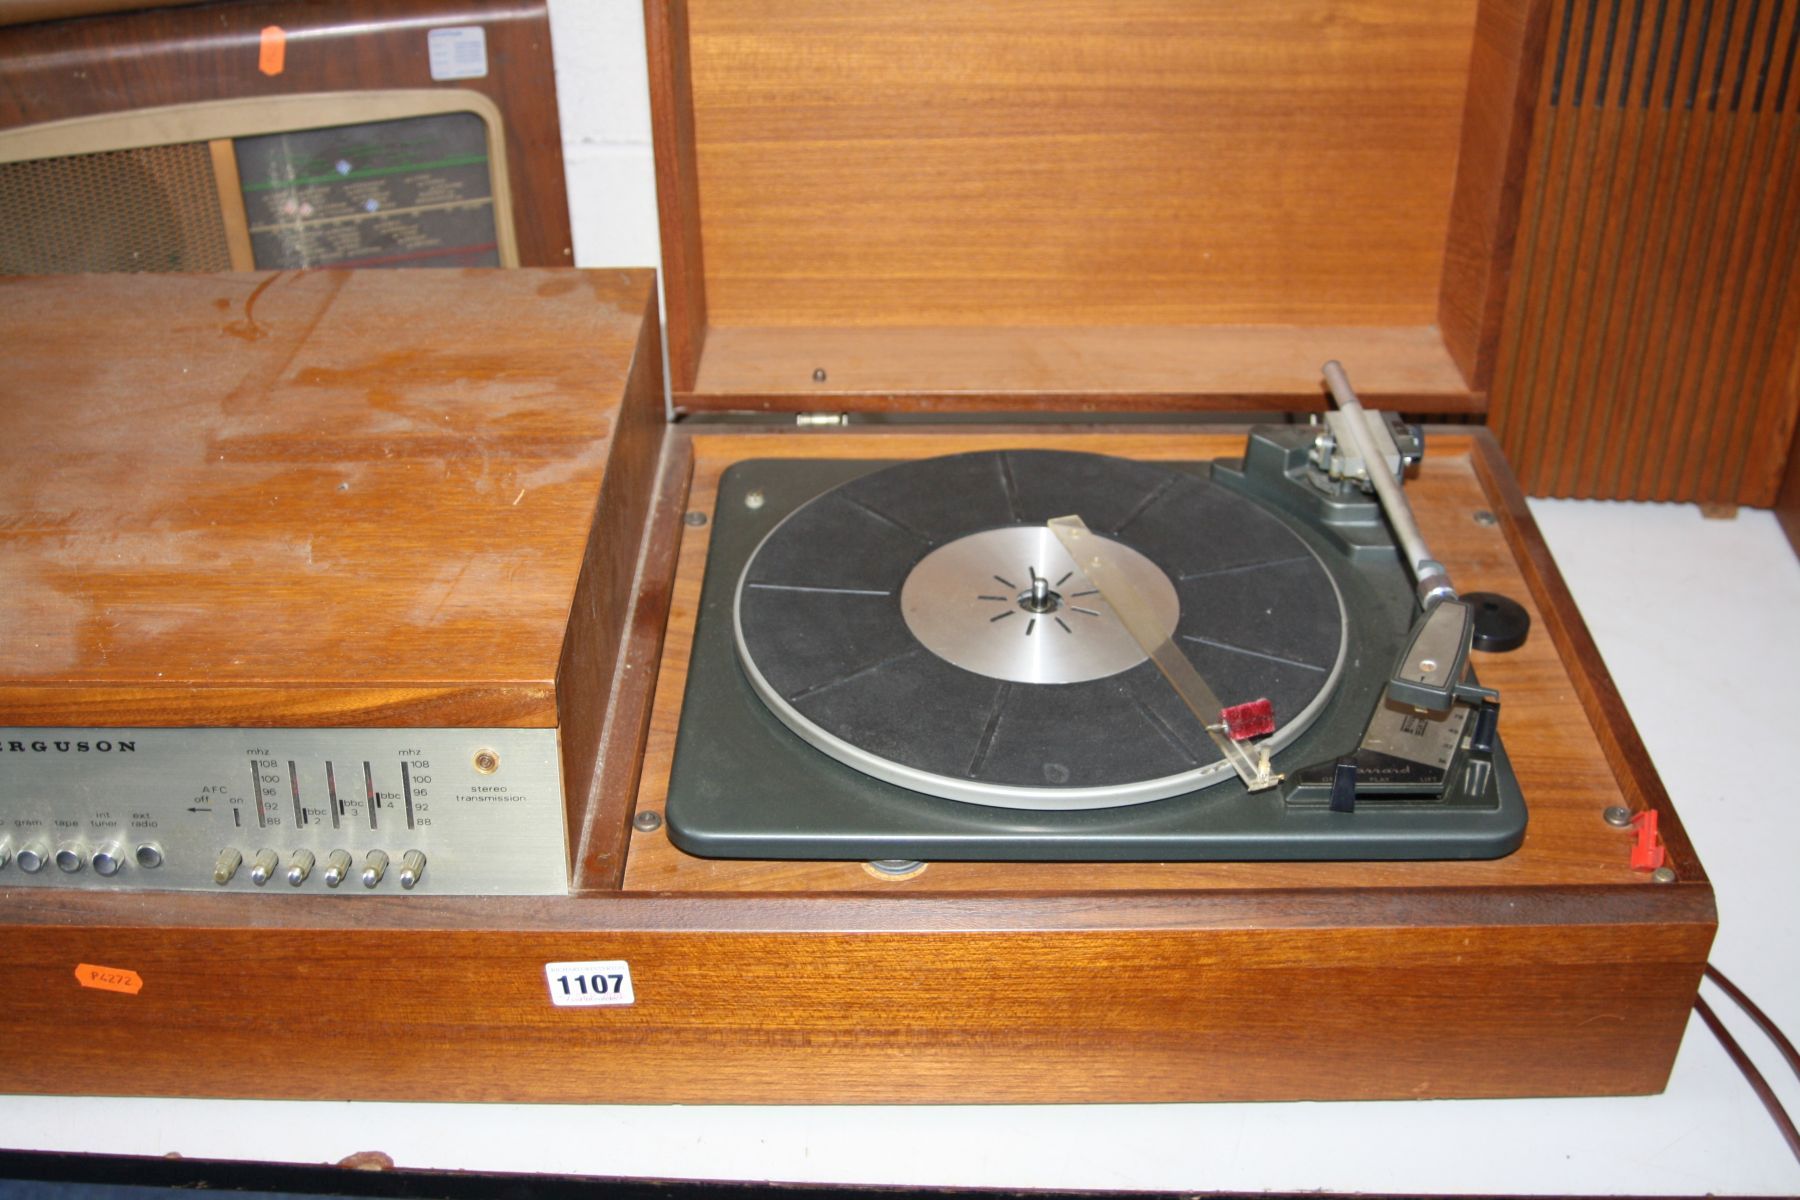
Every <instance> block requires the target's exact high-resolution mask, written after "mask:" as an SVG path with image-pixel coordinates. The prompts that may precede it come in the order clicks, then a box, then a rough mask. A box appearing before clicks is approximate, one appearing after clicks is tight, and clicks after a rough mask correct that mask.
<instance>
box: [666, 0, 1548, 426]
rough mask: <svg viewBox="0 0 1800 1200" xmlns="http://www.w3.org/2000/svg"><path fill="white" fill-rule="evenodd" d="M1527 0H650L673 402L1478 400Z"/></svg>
mask: <svg viewBox="0 0 1800 1200" xmlns="http://www.w3.org/2000/svg"><path fill="white" fill-rule="evenodd" d="M1542 5H1543V0H1450V2H1447V3H1436V4H1431V5H1419V4H1412V3H1407V2H1405V0H1306V2H1304V3H1290V4H1282V5H1277V6H1269V5H1261V6H1257V5H1250V6H1245V5H1241V4H1231V3H1228V2H1226V0H1205V2H1204V3H1182V2H1176V0H1133V3H1130V4H1127V5H1124V6H1120V5H1118V4H1113V3H1104V4H1102V3H1095V2H1093V0H1069V2H1067V3H1063V4H1059V5H1056V6H1054V9H1053V11H1051V12H1046V10H1044V9H1043V8H1042V7H1041V6H1039V5H1035V4H1030V3H1027V2H1025V0H982V2H981V3H976V4H968V3H955V2H952V0H941V2H933V3H930V4H927V5H925V6H924V7H922V8H921V7H920V6H918V5H915V4H906V5H901V4H893V3H888V4H872V5H858V6H851V7H848V8H846V7H844V6H841V5H831V4H827V3H804V4H792V3H772V2H767V0H646V6H645V15H646V23H647V26H648V30H649V32H648V37H649V46H650V62H651V96H652V109H653V118H654V128H655V132H656V143H657V159H658V162H657V170H658V184H659V208H660V218H661V225H662V233H663V243H664V247H665V255H669V254H671V251H672V254H673V257H671V258H669V260H668V261H669V266H670V274H669V279H668V281H667V286H668V289H669V309H668V311H669V319H670V332H669V340H670V346H671V369H672V372H673V381H672V382H673V386H674V391H675V393H676V396H677V400H678V402H679V403H681V404H682V405H683V406H684V407H687V408H691V409H694V410H702V409H741V408H751V409H761V408H781V409H802V408H807V407H823V408H832V407H835V408H841V409H855V408H860V407H870V406H874V405H876V404H891V403H892V402H894V401H896V400H899V399H900V398H902V397H908V398H917V399H919V400H920V401H921V402H922V403H924V404H926V405H928V406H931V407H945V406H952V405H962V406H967V407H971V408H1008V407H1023V406H1026V405H1027V404H1029V403H1031V402H1030V401H1028V400H1026V399H1024V394H1025V393H1037V394H1040V395H1042V396H1043V397H1044V399H1043V401H1041V402H1039V407H1056V408H1069V407H1082V406H1085V405H1094V406H1096V407H1099V406H1110V407H1114V408H1120V409H1134V408H1136V409H1143V408H1166V407H1208V408H1215V409H1218V408H1238V409H1242V408H1245V407H1259V408H1260V407H1268V408H1273V407H1280V406H1283V405H1285V406H1288V407H1292V406H1294V405H1296V404H1316V403H1317V401H1318V398H1319V397H1318V393H1317V388H1316V386H1315V385H1314V381H1313V379H1312V376H1313V374H1314V373H1315V372H1316V368H1317V366H1318V363H1317V362H1316V361H1314V358H1315V357H1316V356H1315V355H1314V354H1313V353H1312V350H1311V348H1310V347H1311V345H1312V343H1313V342H1315V341H1317V340H1319V339H1318V338H1317V337H1315V336H1314V335H1318V334H1323V335H1329V337H1330V338H1331V339H1336V338H1340V337H1341V336H1342V335H1343V334H1345V333H1346V332H1348V331H1351V330H1355V331H1358V332H1361V331H1364V330H1369V331H1372V332H1371V333H1370V334H1369V340H1370V341H1371V342H1372V343H1374V344H1375V345H1377V346H1378V347H1380V348H1379V349H1376V350H1374V351H1373V352H1372V357H1379V358H1381V359H1382V360H1383V362H1384V363H1391V365H1392V370H1391V372H1381V373H1378V374H1377V375H1376V376H1375V377H1374V379H1373V380H1372V381H1363V380H1359V382H1361V383H1362V386H1363V387H1364V388H1365V389H1367V388H1369V387H1371V386H1373V387H1374V394H1375V395H1377V396H1378V397H1379V398H1380V399H1381V400H1382V401H1383V402H1384V403H1395V404H1400V403H1405V404H1409V405H1411V406H1413V407H1417V408H1420V409H1423V410H1426V411H1433V412H1460V411H1468V410H1471V409H1473V410H1479V409H1480V408H1482V407H1483V406H1484V405H1485V386H1486V385H1485V374H1486V372H1487V371H1488V369H1489V363H1488V359H1489V358H1491V354H1488V356H1487V358H1484V357H1483V354H1484V353H1485V352H1484V351H1483V349H1482V347H1484V346H1488V347H1490V348H1491V343H1492V342H1493V340H1494V339H1495V338H1496V337H1497V323H1498V316H1499V307H1498V302H1499V297H1500V295H1501V294H1502V291H1503V288H1504V281H1505V272H1506V262H1505V259H1506V257H1507V254H1508V252H1509V248H1510V244H1511V237H1512V234H1511V230H1512V226H1513V223H1514V212H1515V209H1516V200H1517V189H1518V181H1517V174H1518V171H1519V168H1520V165H1521V159H1522V154H1521V147H1522V146H1523V145H1524V144H1525V132H1526V129H1527V123H1526V122H1525V121H1524V119H1523V118H1524V117H1525V116H1527V115H1529V112H1530V107H1529V103H1527V104H1526V105H1525V106H1524V107H1521V105H1520V102H1519V98H1520V96H1521V95H1523V96H1525V97H1526V98H1527V100H1528V99H1529V97H1530V96H1531V95H1532V90H1531V89H1532V82H1533V80H1534V69H1535V65H1536V64H1537V62H1538V52H1539V46H1538V41H1539V40H1540V39H1541V36H1542V30H1543V26H1544V23H1543V19H1542V13H1543V8H1542ZM1440 323H1442V325H1443V331H1442V332H1439V329H1438V326H1439V325H1440ZM1170 331H1173V333H1174V334H1175V335H1181V334H1186V335H1188V336H1190V337H1192V338H1194V339H1195V340H1196V341H1199V342H1201V343H1203V345H1202V347H1201V348H1200V349H1199V350H1198V351H1197V352H1195V353H1192V354H1182V353H1179V352H1176V353H1171V352H1170V347H1171V346H1173V345H1174V342H1173V341H1172V340H1171V337H1170ZM962 333H969V334H975V335H982V334H992V335H994V343H993V346H992V348H993V349H996V350H998V351H999V353H998V354H997V355H992V356H989V357H987V358H986V359H985V361H986V362H987V364H988V365H987V366H986V367H985V368H984V369H982V370H980V371H979V372H978V373H979V374H980V375H981V376H982V378H981V380H980V381H979V382H976V383H970V382H967V381H965V380H953V379H949V377H950V376H951V375H952V372H951V371H950V370H949V369H948V367H946V366H945V364H944V360H943V358H941V357H940V356H939V355H938V354H937V353H936V352H935V350H936V347H935V346H934V345H933V344H932V343H945V344H947V345H949V346H950V347H951V349H950V351H949V354H948V355H947V357H948V358H950V359H955V358H957V357H958V355H957V354H956V351H955V349H954V346H955V344H956V340H957V337H958V336H959V335H960V334H962ZM1115 335H1117V336H1118V340H1119V341H1121V342H1123V343H1124V344H1125V345H1126V346H1134V345H1142V346H1145V347H1147V348H1148V350H1149V352H1148V354H1146V355H1133V354H1128V353H1124V352H1119V353H1113V354H1108V353H1104V352H1100V353H1093V352H1087V351H1083V352H1082V353H1078V354H1074V355H1071V354H1069V353H1068V349H1067V347H1068V346H1069V344H1071V343H1080V344H1085V345H1087V346H1092V347H1100V346H1104V345H1105V344H1106V342H1107V339H1109V338H1112V337H1114V336H1115ZM822 341H824V342H838V343H840V344H841V345H842V346H843V348H844V349H846V350H848V351H849V352H850V354H851V357H852V358H853V359H856V360H859V361H860V362H861V364H862V367H864V368H868V369H866V370H865V369H860V368H859V369H857V370H852V371H849V372H848V373H847V374H845V375H844V376H842V378H843V382H842V384H841V385H840V383H839V382H838V381H839V379H840V375H839V374H837V373H836V372H834V371H833V370H832V369H831V368H830V367H827V379H826V380H825V381H822V386H820V385H815V384H814V383H813V381H812V371H813V369H814V368H815V367H816V366H818V365H821V364H819V363H816V362H807V361H805V360H810V359H813V358H815V357H816V356H817V355H818V354H819V353H820V352H821V347H820V345H819V343H820V342H822ZM1335 344H1337V345H1339V346H1341V345H1342V344H1343V343H1342V342H1341V341H1337V342H1336V343H1335ZM1232 345H1236V346H1238V347H1239V348H1240V353H1239V354H1237V355H1236V356H1235V357H1234V356H1231V355H1217V354H1214V353H1212V352H1211V350H1210V347H1213V346H1223V347H1230V346H1232ZM1302 347H1306V349H1304V350H1302V349H1301V348H1302ZM836 348H837V346H835V345H832V346H826V347H824V349H836ZM921 349H924V351H925V352H924V353H921ZM839 357H840V358H842V356H841V355H840V356H839ZM1121 359H1123V360H1125V361H1126V362H1127V364H1128V365H1127V366H1126V368H1125V369H1124V370H1123V371H1121V370H1119V369H1118V362H1119V360H1121ZM1134 360H1136V361H1134ZM1052 363H1054V364H1056V368H1055V369H1056V370H1057V378H1056V380H1055V382H1054V383H1053V384H1051V385H1049V386H1046V385H1045V384H1044V382H1043V380H1044V378H1045V377H1046V376H1048V375H1050V374H1051V372H1052V367H1051V366H1050V364H1052ZM845 365H846V366H852V365H853V364H852V363H848V362H846V363H845ZM1068 368H1073V373H1071V371H1070V370H1069V369H1068ZM800 371H803V373H798V374H797V373H796V372H800ZM909 371H910V372H911V373H909ZM1471 372H1473V374H1472V373H1471ZM946 380H949V381H946Z"/></svg>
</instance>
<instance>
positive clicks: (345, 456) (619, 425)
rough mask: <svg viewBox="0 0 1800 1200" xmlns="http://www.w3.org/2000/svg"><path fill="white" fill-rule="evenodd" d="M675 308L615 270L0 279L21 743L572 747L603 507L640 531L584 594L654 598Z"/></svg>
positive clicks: (5, 486)
mask: <svg viewBox="0 0 1800 1200" xmlns="http://www.w3.org/2000/svg"><path fill="white" fill-rule="evenodd" d="M651 292H652V281H651V277H650V276H649V275H648V274H647V273H643V272H639V273H635V274H634V273H628V272H610V271H609V272H573V271H539V270H523V271H518V272H506V271H466V272H464V271H440V272H432V273H430V274H429V275H425V274H417V273H412V272H303V273H299V274H288V273H273V274H267V273H265V274H243V275H218V276H127V275H95V276H71V277H62V278H41V279H23V280H9V281H4V282H0V337H3V340H4V341H5V342H6V343H7V345H8V347H9V352H8V364H7V371H6V372H5V375H4V377H0V438H4V440H5V441H6V443H7V445H8V453H7V455H6V457H5V460H4V462H3V463H0V576H4V578H6V579H7V581H8V584H9V586H8V587H7V588H6V589H5V590H4V592H3V593H0V627H4V628H5V629H6V630H7V636H6V637H5V638H4V639H0V681H3V682H0V712H4V713H5V714H7V715H6V716H5V717H3V718H0V720H4V721H6V722H8V723H11V722H19V723H36V724H60V723H70V724H124V725H133V724H164V725H179V724H201V725H207V724H216V725H234V724H258V725H260V724H286V725H307V724H350V725H358V724H373V725H383V724H385V725H453V724H459V723H465V722H466V723H470V724H494V725H554V724H556V723H557V711H556V704H557V701H556V690H557V682H558V678H559V670H564V669H566V668H563V667H562V666H561V665H560V662H561V655H562V653H563V649H564V639H565V636H566V635H567V634H568V631H569V627H570V622H571V606H572V604H573V603H574V601H575V598H576V594H577V580H578V576H579V573H580V572H581V570H582V568H583V554H584V551H585V549H586V547H587V545H588V530H589V528H590V526H591V525H592V524H593V522H594V520H595V514H596V505H597V504H598V503H599V502H600V498H601V496H602V493H603V492H605V493H606V495H607V500H608V502H609V507H608V510H607V520H609V521H616V522H618V528H617V530H616V531H615V532H616V537H615V539H614V540H612V541H609V542H608V544H607V545H606V546H604V547H603V549H602V550H601V553H602V554H603V555H604V556H605V557H604V560H603V561H600V562H598V563H597V564H596V565H597V568H598V571H599V574H600V576H601V577H600V578H599V579H597V580H596V581H592V582H590V583H589V584H587V585H585V586H584V590H583V592H582V595H583V596H584V597H585V598H588V599H589V600H591V602H592V603H593V604H594V605H595V607H596V612H597V613H599V614H600V617H599V619H600V621H601V625H602V627H604V624H605V622H607V621H611V622H614V623H615V626H616V624H617V622H619V621H621V620H622V619H623V613H624V611H625V603H626V601H627V600H628V599H629V586H630V585H629V577H628V575H627V577H626V578H624V579H620V578H619V577H618V576H617V566H616V564H615V563H614V562H613V561H612V559H613V558H614V557H623V558H625V559H626V560H627V561H629V558H630V557H631V556H632V555H633V554H635V542H634V541H633V540H632V538H631V536H630V535H631V531H632V530H634V529H635V528H636V526H634V525H633V519H632V514H633V513H634V512H636V513H638V514H640V518H639V520H638V522H637V524H638V525H641V513H642V510H643V501H641V500H639V499H636V495H637V492H638V489H640V488H642V487H643V486H644V485H645V476H644V474H643V468H642V466H641V463H642V462H643V461H644V460H645V459H651V460H653V459H654V455H655V449H654V440H655V438H656V437H657V436H659V435H660V431H661V403H660V396H659V395H658V394H657V393H658V392H659V390H660V389H659V387H658V384H657V379H658V378H659V376H660V372H659V371H658V370H657V364H656V362H655V360H656V357H657V356H656V354H655V352H654V349H653V347H654V345H655V342H654V337H655V332H654V326H653V325H652V326H650V327H648V329H646V326H645V325H644V324H643V322H644V320H645V314H646V311H647V306H652V309H651V311H653V301H652V300H651V299H650V296H651ZM522 314H528V316H525V315H522ZM646 337H647V338H649V339H651V340H650V341H648V342H641V341H640V339H641V338H646ZM634 368H635V373H634ZM615 443H617V444H619V445H620V446H622V447H624V449H622V450H621V451H620V452H619V453H618V454H617V455H613V449H614V446H615ZM609 455H612V457H611V458H609ZM615 460H616V463H617V465H618V468H619V479H618V480H617V481H616V483H609V482H608V479H609V471H611V469H612V468H611V466H609V463H613V462H615ZM609 489H610V490H609ZM627 492H629V493H630V494H626V493H627ZM609 528H610V527H609ZM601 640H602V642H606V644H610V642H607V640H606V638H604V637H603V638H602V639H601ZM59 714H60V715H59Z"/></svg>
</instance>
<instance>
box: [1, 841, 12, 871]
mask: <svg viewBox="0 0 1800 1200" xmlns="http://www.w3.org/2000/svg"><path fill="white" fill-rule="evenodd" d="M11 861H12V839H11V838H3V837H0V867H4V866H6V864H7V863H9V862H11Z"/></svg>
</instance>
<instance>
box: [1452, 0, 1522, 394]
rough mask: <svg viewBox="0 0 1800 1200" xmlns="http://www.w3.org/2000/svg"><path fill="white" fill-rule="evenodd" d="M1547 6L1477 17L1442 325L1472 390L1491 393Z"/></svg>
mask: <svg viewBox="0 0 1800 1200" xmlns="http://www.w3.org/2000/svg"><path fill="white" fill-rule="evenodd" d="M1549 16H1550V5H1549V3H1548V0H1490V2H1488V3H1484V4H1482V5H1481V6H1480V8H1479V9H1478V10H1477V12H1476V16H1475V46H1474V51H1473V53H1472V54H1471V56H1470V60H1469V88H1468V99H1467V102H1466V104H1465V106H1464V110H1463V127H1462V147H1461V150H1460V151H1459V152H1458V155H1457V166H1456V190H1455V193H1454V194H1453V196H1452V199H1451V206H1450V229H1449V233H1448V236H1447V237H1446V239H1445V243H1444V278H1443V287H1442V290H1441V291H1440V293H1439V296H1438V314H1437V315H1438V324H1439V326H1440V327H1441V328H1442V329H1443V331H1444V344H1445V345H1446V346H1447V347H1448V348H1449V351H1450V354H1451V356H1452V357H1453V358H1454V359H1455V360H1456V365H1457V367H1458V369H1459V370H1460V371H1461V373H1462V375H1463V377H1464V379H1466V380H1467V381H1468V385H1469V386H1470V387H1471V388H1474V389H1476V390H1477V391H1482V392H1485V391H1486V390H1487V388H1488V386H1489V382H1490V380H1491V379H1492V377H1493V373H1494V359H1495V356H1496V355H1497V354H1498V353H1499V341H1500V328H1501V322H1502V320H1503V319H1504V317H1505V309H1506V291H1507V284H1508V282H1509V280H1510V278H1511V274H1512V261H1513V251H1514V239H1515V237H1516V234H1517V230H1518V220H1519V202H1520V199H1521V196H1522V192H1523V187H1524V182H1525V172H1526V161H1527V153H1528V151H1529V149H1530V146H1531V128H1532V120H1533V117H1534V114H1535V109H1536V104H1535V101H1536V98H1537V94H1538V86H1539V77H1540V74H1541V72H1542V70H1543V59H1544V53H1543V51H1544V35H1545V32H1546V30H1547V29H1548V23H1549Z"/></svg>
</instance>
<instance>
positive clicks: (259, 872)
mask: <svg viewBox="0 0 1800 1200" xmlns="http://www.w3.org/2000/svg"><path fill="white" fill-rule="evenodd" d="M280 865H281V855H279V854H277V853H275V852H274V851H273V850H269V849H262V850H258V851H257V852H256V857H255V858H253V859H251V860H250V882H251V883H254V884H255V885H256V886H257V887H261V886H262V885H263V884H265V883H267V882H269V880H271V879H273V878H275V868H276V867H279V866H280Z"/></svg>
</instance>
